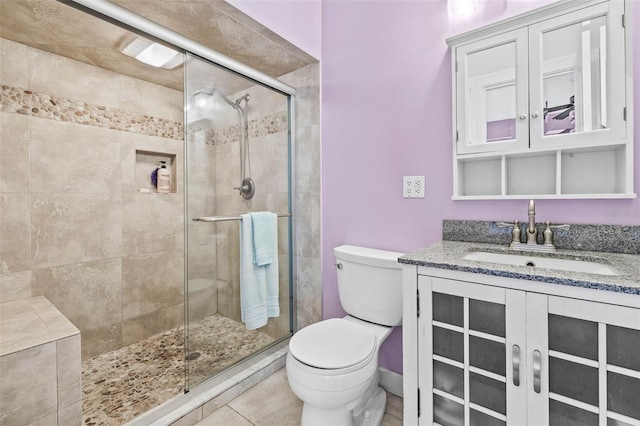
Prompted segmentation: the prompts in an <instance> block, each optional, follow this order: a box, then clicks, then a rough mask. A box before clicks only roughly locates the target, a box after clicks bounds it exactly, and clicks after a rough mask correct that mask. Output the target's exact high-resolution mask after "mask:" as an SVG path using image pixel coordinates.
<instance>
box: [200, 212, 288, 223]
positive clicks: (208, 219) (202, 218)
mask: <svg viewBox="0 0 640 426" xmlns="http://www.w3.org/2000/svg"><path fill="white" fill-rule="evenodd" d="M278 217H291V213H278ZM241 219H242V217H241V216H200V217H194V218H193V219H191V220H193V221H195V222H224V221H227V220H241Z"/></svg>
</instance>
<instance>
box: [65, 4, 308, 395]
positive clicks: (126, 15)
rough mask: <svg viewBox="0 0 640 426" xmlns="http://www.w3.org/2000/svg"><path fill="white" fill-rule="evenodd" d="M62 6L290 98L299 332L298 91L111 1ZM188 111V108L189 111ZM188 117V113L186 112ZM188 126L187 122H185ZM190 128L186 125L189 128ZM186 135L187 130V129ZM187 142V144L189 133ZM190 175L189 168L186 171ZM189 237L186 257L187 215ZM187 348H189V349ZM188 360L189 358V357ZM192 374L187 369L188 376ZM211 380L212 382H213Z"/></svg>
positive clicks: (292, 297)
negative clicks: (208, 63)
mask: <svg viewBox="0 0 640 426" xmlns="http://www.w3.org/2000/svg"><path fill="white" fill-rule="evenodd" d="M57 1H58V2H60V3H63V4H66V5H68V6H70V7H73V8H75V9H78V10H80V11H82V12H85V13H87V14H90V15H92V16H95V17H97V18H99V19H102V20H104V21H107V22H110V23H112V24H114V25H117V26H119V27H122V28H125V29H127V30H129V31H131V32H134V33H136V34H139V35H142V36H144V37H146V38H149V39H151V40H153V41H156V42H158V43H161V44H163V45H166V46H168V47H171V48H173V49H176V50H178V51H180V52H181V53H187V52H189V53H192V54H194V55H196V56H199V57H201V58H203V59H205V60H207V61H209V62H212V63H213V64H215V65H218V66H221V67H223V68H226V69H228V70H229V71H231V72H234V73H237V74H239V75H241V76H243V77H245V78H248V79H250V80H253V81H255V82H256V83H258V84H261V85H263V86H266V87H268V88H270V89H272V90H274V91H276V92H280V93H282V94H283V95H288V96H287V105H288V111H289V120H288V131H287V139H288V146H289V150H288V161H289V164H288V167H289V170H288V174H289V194H288V196H289V200H288V201H289V210H290V211H289V213H291V217H290V218H289V221H288V226H289V232H288V234H289V325H290V333H291V334H292V333H293V332H294V331H295V330H296V329H297V315H296V301H297V294H296V285H295V283H296V279H297V276H296V275H297V274H296V267H297V265H296V263H297V262H296V234H295V230H296V226H295V221H296V218H297V211H296V204H295V202H294V201H295V195H296V179H295V176H296V168H295V167H296V158H297V152H296V144H295V143H294V139H293V135H295V134H296V131H295V129H296V119H295V117H296V102H295V99H296V88H295V87H293V86H290V85H288V84H286V83H284V82H282V81H280V80H277V79H275V78H273V77H271V76H269V75H267V74H265V73H263V72H261V71H258V70H256V69H254V68H251V67H250V66H248V65H245V64H243V63H241V62H239V61H236V60H235V59H233V58H230V57H228V56H226V55H223V54H222V53H220V52H217V51H215V50H213V49H211V48H209V47H206V46H205V45H203V44H200V43H198V42H196V41H194V40H191V39H189V38H187V37H185V36H183V35H181V34H179V33H177V32H175V31H173V30H170V29H169V28H167V27H164V26H162V25H160V24H157V23H155V22H153V21H151V20H149V19H147V18H144V17H142V16H140V15H137V14H135V13H133V12H131V11H130V10H128V9H125V8H123V7H121V6H119V5H116V4H114V3H111V2H110V1H108V0H57ZM185 111H186V108H185ZM185 114H186V112H185ZM185 123H186V121H185ZM185 129H186V126H185ZM185 132H186V130H185ZM184 141H185V142H186V134H185V138H184ZM184 157H185V165H186V157H187V156H186V155H185V156H184ZM185 172H186V168H185ZM187 192H188V190H187V188H186V185H185V191H184V196H185V208H186V197H187ZM184 219H185V236H184V245H185V255H186V254H187V232H186V230H187V221H188V220H189V218H188V217H187V215H186V214H185V218H184ZM184 274H185V285H186V283H187V268H186V264H185V271H184ZM186 310H187V306H186V303H185V320H186V317H187V316H186ZM186 327H187V324H186V322H185V334H186ZM283 340H286V339H280V340H278V341H276V342H275V343H274V345H277V344H279V343H281V342H282V341H283ZM271 346H273V345H270V346H267V347H266V348H263V349H261V350H260V351H259V352H263V351H264V350H266V349H268V348H270V347H271ZM185 349H186V346H185ZM253 356H254V355H250V356H249V357H248V358H251V357H253ZM185 359H186V356H185ZM231 369H233V367H231ZM186 374H188V373H187V371H186V369H185V375H186ZM220 375H224V372H222V373H220ZM209 380H210V379H209ZM188 390H189V383H188V380H187V378H186V377H185V392H188Z"/></svg>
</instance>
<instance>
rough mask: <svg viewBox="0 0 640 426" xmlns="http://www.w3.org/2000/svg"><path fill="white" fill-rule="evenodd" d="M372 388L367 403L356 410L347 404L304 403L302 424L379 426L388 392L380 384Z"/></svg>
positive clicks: (304, 425) (314, 425)
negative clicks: (337, 405) (321, 404)
mask: <svg viewBox="0 0 640 426" xmlns="http://www.w3.org/2000/svg"><path fill="white" fill-rule="evenodd" d="M376 384H377V383H376ZM372 390H373V392H371V394H372V395H371V396H370V397H368V398H367V400H366V404H365V405H364V406H359V407H356V408H355V409H354V410H349V409H348V408H347V407H345V406H342V407H335V408H327V407H318V406H314V405H311V404H309V403H304V405H303V407H302V419H301V420H300V425H301V426H326V425H332V426H378V425H379V424H380V423H381V422H382V417H383V416H384V411H385V409H386V406H387V394H386V393H385V391H384V389H382V388H381V387H379V386H376V387H375V388H373V389H372ZM368 393H369V392H368ZM363 402H364V401H363Z"/></svg>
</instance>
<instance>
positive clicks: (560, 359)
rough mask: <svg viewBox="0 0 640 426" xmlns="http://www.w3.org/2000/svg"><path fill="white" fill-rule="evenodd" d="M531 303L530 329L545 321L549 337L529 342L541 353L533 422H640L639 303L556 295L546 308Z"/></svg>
mask: <svg viewBox="0 0 640 426" xmlns="http://www.w3.org/2000/svg"><path fill="white" fill-rule="evenodd" d="M544 299H547V297H546V296H544ZM531 307H532V305H531V304H529V305H528V311H527V318H528V319H527V321H529V320H531V324H530V325H528V326H529V327H530V328H529V329H528V334H531V333H529V330H531V329H532V328H535V329H536V330H539V329H540V326H541V325H543V324H544V323H545V322H546V328H547V337H546V339H545V341H544V342H541V341H538V342H533V341H530V342H529V348H530V351H536V350H539V351H540V352H541V357H542V362H541V363H540V364H539V365H541V367H540V369H539V371H538V372H536V370H535V367H534V369H533V375H534V380H535V376H536V374H539V375H540V382H541V383H542V385H541V386H540V388H539V389H540V390H541V391H540V392H535V390H534V391H533V392H532V393H530V395H532V398H531V400H532V403H530V405H529V406H530V407H533V408H537V409H531V410H529V413H530V416H533V417H530V418H529V424H548V425H550V426H584V425H594V426H598V425H599V426H610V425H637V424H640V404H639V403H638V395H640V357H639V356H638V354H639V353H640V352H639V351H640V309H631V308H627V307H621V306H614V305H607V304H602V303H594V302H586V301H580V300H575V299H567V298H561V297H555V296H549V297H548V300H546V303H541V304H538V307H539V308H541V309H542V310H543V311H545V312H538V313H536V312H533V311H532V309H531ZM545 317H546V321H545ZM533 334H536V332H535V331H533ZM545 346H546V348H545ZM544 352H546V356H545V355H544ZM535 399H537V401H536V400H535ZM538 404H541V405H538Z"/></svg>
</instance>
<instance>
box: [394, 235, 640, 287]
mask: <svg viewBox="0 0 640 426" xmlns="http://www.w3.org/2000/svg"><path fill="white" fill-rule="evenodd" d="M473 251H484V252H491V253H504V254H525V255H526V256H527V257H532V258H533V257H553V258H563V259H572V260H585V261H590V262H598V263H604V264H608V265H610V266H612V267H613V268H615V269H616V270H617V271H618V272H619V273H620V274H619V275H600V274H591V273H581V272H569V271H562V270H554V269H545V268H540V267H531V266H513V265H504V264H499V263H489V262H480V261H473V260H466V259H463V257H464V256H465V255H466V254H467V253H469V252H473ZM398 261H399V262H400V263H404V264H409V265H418V266H428V267H432V268H440V269H449V270H453V271H463V272H473V273H480V274H486V275H494V276H500V277H507V278H518V279H525V280H531V281H539V282H546V283H552V284H561V285H570V286H576V287H585V288H592V289H599V290H608V291H616V292H622V293H629V294H638V295H640V255H634V254H618V253H605V252H596V251H581V250H558V251H557V252H554V253H543V252H524V251H520V250H512V249H509V248H507V247H506V246H504V245H496V244H486V243H475V242H459V241H442V242H440V243H436V244H433V245H431V246H429V247H427V248H424V249H421V250H418V251H416V252H415V253H411V254H407V255H405V256H402V257H400V258H399V259H398Z"/></svg>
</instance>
